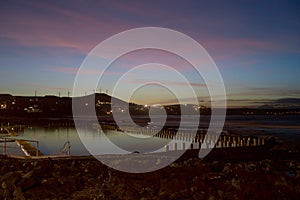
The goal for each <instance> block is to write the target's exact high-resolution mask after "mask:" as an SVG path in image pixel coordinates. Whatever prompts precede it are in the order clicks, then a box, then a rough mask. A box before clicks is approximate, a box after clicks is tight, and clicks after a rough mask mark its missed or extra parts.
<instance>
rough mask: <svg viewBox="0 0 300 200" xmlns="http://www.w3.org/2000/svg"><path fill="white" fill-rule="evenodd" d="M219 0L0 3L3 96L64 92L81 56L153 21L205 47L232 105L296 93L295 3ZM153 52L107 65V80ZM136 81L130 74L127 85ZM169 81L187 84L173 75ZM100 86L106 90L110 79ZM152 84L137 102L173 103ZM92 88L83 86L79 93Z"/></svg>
mask: <svg viewBox="0 0 300 200" xmlns="http://www.w3.org/2000/svg"><path fill="white" fill-rule="evenodd" d="M220 2H221V1H178V3H177V2H176V3H175V1H128V2H127V1H126V2H125V1H91V0H87V1H83V0H82V1H79V0H76V1H14V0H12V1H1V2H0V25H1V28H0V71H1V74H0V83H1V84H0V93H11V94H13V95H33V94H34V91H35V90H36V91H37V94H38V95H45V94H54V95H58V93H59V92H60V93H61V95H63V96H66V95H67V92H68V91H72V87H73V82H74V78H75V75H76V72H77V70H78V68H79V67H80V65H81V63H82V62H83V60H84V58H85V57H86V56H87V55H88V53H89V52H90V51H91V50H92V49H93V48H94V47H95V46H96V45H98V44H99V43H100V42H101V41H103V40H105V39H107V38H108V37H110V36H112V35H114V34H117V33H119V32H122V31H125V30H128V29H132V28H138V27H147V26H154V27H164V28H170V29H174V30H177V31H180V32H182V33H184V34H186V35H188V36H190V37H192V38H193V39H195V40H196V41H197V42H199V43H200V44H201V45H202V46H203V47H204V48H205V49H206V50H207V52H208V53H209V54H210V56H211V57H212V58H213V60H214V61H215V63H216V65H217V66H218V68H219V70H220V72H221V74H222V77H223V80H224V83H225V87H226V92H227V99H228V104H229V106H259V105H263V104H267V103H271V102H275V101H276V99H281V98H299V97H300V88H299V86H300V78H299V75H300V12H299V10H300V3H299V1H224V3H223V4H222V3H220ZM158 54H159V55H158ZM151 56H157V58H158V59H157V60H159V61H162V62H163V60H164V59H166V58H167V57H168V56H170V55H167V53H162V52H160V53H157V52H154V51H148V52H147V51H145V52H143V53H140V54H139V53H137V54H136V55H128V56H127V57H126V58H124V60H125V61H127V62H123V64H122V66H121V64H120V65H118V66H117V64H115V65H116V66H115V67H113V66H112V67H111V68H110V70H109V71H108V72H107V73H106V77H105V79H107V80H112V79H114V78H116V77H118V75H119V74H121V73H125V72H126V70H129V69H130V67H133V66H131V64H132V63H135V62H136V60H139V61H138V63H142V62H147V61H148V60H149V59H148V57H151ZM133 60H135V61H134V62H132V61H133ZM168 60H169V61H170V60H172V59H168ZM128 61H130V62H128ZM174 61H176V59H174V58H173V62H172V61H170V62H168V63H169V64H171V65H172V63H173V64H174V63H175V62H174ZM174 65H177V66H176V67H175V68H177V69H178V71H179V72H181V73H182V74H184V75H185V76H187V77H188V78H189V80H192V81H193V83H192V84H193V86H194V87H195V88H196V90H197V87H203V84H202V83H203V81H202V80H198V79H197V77H193V75H192V74H193V73H192V71H191V70H190V67H186V65H185V63H183V62H182V61H176V64H174ZM128 66H129V67H128ZM150 69H151V70H149V72H147V73H149V77H152V79H153V80H154V81H155V78H158V75H159V74H160V70H162V68H160V66H152V67H150ZM87 73H89V72H87ZM91 73H92V72H91ZM154 77H155V78H154ZM141 79H143V77H140V78H138V77H135V78H133V79H132V80H131V82H130V83H128V84H137V83H139V82H140V81H141ZM149 80H151V78H149ZM169 82H170V84H172V85H174V87H182V88H183V89H184V87H185V85H184V84H182V83H181V82H176V80H169ZM106 84H107V85H106ZM100 87H101V89H102V91H105V90H106V89H107V90H111V86H109V82H107V83H105V82H104V83H103V85H101V86H99V88H100ZM123 87H125V88H126V85H123ZM155 88H156V87H152V88H150V89H149V90H148V93H145V92H143V91H142V92H141V93H140V96H139V95H137V94H136V95H135V96H137V97H136V99H135V101H136V102H137V103H145V104H151V103H159V102H164V103H172V100H171V99H170V98H169V97H163V95H159V96H160V98H161V99H159V97H157V98H156V96H158V95H153V94H155V93H156V92H157V90H155ZM156 89H157V88H156ZM158 90H159V88H158ZM92 91H93V88H84V89H82V94H84V93H85V92H87V93H92ZM197 91H198V93H197V94H199V99H200V100H202V101H203V102H204V104H205V102H207V101H209V100H208V99H207V98H206V97H205V96H206V95H205V94H204V93H202V92H201V89H199V90H197ZM147 94H148V95H147ZM201 94H203V95H202V96H201ZM150 97H151V98H150ZM120 98H122V96H120ZM186 99H188V96H187V97H186Z"/></svg>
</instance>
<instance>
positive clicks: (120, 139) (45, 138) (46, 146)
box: [8, 116, 300, 155]
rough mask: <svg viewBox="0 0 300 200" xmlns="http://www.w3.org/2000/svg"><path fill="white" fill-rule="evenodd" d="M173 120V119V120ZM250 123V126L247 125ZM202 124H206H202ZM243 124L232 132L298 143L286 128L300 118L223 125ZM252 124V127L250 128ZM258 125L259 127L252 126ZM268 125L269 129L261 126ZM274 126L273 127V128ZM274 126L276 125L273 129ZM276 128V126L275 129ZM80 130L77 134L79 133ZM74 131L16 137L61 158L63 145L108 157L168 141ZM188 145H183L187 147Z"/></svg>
mask: <svg viewBox="0 0 300 200" xmlns="http://www.w3.org/2000/svg"><path fill="white" fill-rule="evenodd" d="M190 119H191V121H189V122H187V123H186V124H185V125H188V124H189V123H191V122H192V121H193V117H191V118H190ZM174 120H178V119H176V117H174ZM247 122H249V126H248V125H246V126H245V123H246V124H247ZM204 123H205V122H204ZM231 123H232V124H235V123H241V124H242V123H243V124H244V125H243V126H239V125H236V124H235V125H234V127H233V128H232V130H237V131H240V132H243V133H244V134H245V135H251V134H256V135H272V136H274V137H276V138H277V139H278V140H282V141H289V142H290V141H293V142H300V130H299V128H297V127H292V128H291V127H287V126H289V125H294V126H298V125H300V120H299V117H282V118H269V117H267V116H258V117H257V118H256V119H253V117H252V118H249V117H245V116H229V117H227V121H226V126H227V127H228V126H229V127H230V126H231V125H230V124H231ZM251 123H252V125H251ZM253 123H254V124H258V125H253ZM260 125H268V127H264V126H260ZM272 125H274V127H272ZM275 125H276V126H275ZM278 125H279V126H278ZM78 131H79V132H78ZM78 131H77V130H76V129H75V128H65V127H59V128H42V127H32V128H25V130H24V131H23V132H20V133H19V138H22V139H29V140H38V141H39V148H40V150H41V152H42V153H44V154H45V155H60V148H61V147H62V146H63V145H64V143H65V142H67V141H70V143H71V155H90V153H89V151H91V152H92V153H93V154H99V152H100V154H111V153H120V154H124V153H130V152H132V151H134V150H135V149H136V150H139V149H141V148H142V149H143V150H145V151H146V152H153V151H165V145H166V144H168V143H169V142H170V140H167V139H161V138H150V139H151V141H150V142H149V140H148V141H146V140H147V138H144V139H141V138H139V139H136V140H134V139H133V140H131V141H130V142H128V138H127V137H124V135H125V134H123V135H122V134H121V135H120V134H119V133H118V132H115V131H111V132H110V134H109V136H110V140H108V139H107V137H106V136H105V135H104V133H103V132H101V131H99V130H98V129H92V128H90V129H87V128H82V129H79V130H78ZM80 138H81V139H82V140H83V141H84V143H85V145H87V146H88V149H89V151H88V150H87V148H86V147H85V145H84V144H83V143H82V142H81V139H80ZM111 141H112V142H114V143H115V144H118V146H121V147H122V146H124V147H125V146H130V147H131V148H130V149H127V150H128V151H124V150H121V149H120V148H112V147H111V146H113V145H111V144H112V142H111ZM174 142H175V143H176V142H177V143H178V147H179V149H180V146H181V145H182V141H174ZM174 142H172V143H170V145H169V146H170V150H172V148H173V146H174V144H173V143H174ZM187 145H188V143H186V147H187ZM8 152H9V153H12V154H17V155H24V154H23V152H22V151H21V150H20V148H19V147H17V145H16V144H15V143H10V144H8Z"/></svg>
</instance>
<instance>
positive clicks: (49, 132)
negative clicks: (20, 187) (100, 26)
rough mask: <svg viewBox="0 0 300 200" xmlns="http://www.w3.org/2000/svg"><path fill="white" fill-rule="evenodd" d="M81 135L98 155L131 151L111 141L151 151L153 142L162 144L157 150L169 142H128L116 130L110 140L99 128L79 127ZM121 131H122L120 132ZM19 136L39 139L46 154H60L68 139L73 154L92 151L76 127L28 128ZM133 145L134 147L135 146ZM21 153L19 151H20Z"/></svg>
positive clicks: (78, 154)
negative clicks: (146, 143)
mask: <svg viewBox="0 0 300 200" xmlns="http://www.w3.org/2000/svg"><path fill="white" fill-rule="evenodd" d="M79 131H80V134H81V135H80V136H81V137H83V139H84V140H85V144H88V147H89V150H90V151H91V153H92V154H96V155H98V154H99V152H100V154H120V152H121V154H127V153H131V152H129V151H125V150H122V149H120V148H118V150H117V151H116V150H114V149H113V148H111V144H112V142H111V141H117V140H118V141H122V142H121V143H120V144H123V145H125V146H126V145H134V146H135V147H136V150H139V149H145V150H148V151H149V152H154V151H153V148H152V147H153V144H154V143H155V146H160V147H161V149H159V148H158V149H155V150H156V152H157V151H164V150H165V148H164V145H165V144H167V143H168V142H169V140H167V139H162V138H149V139H151V140H152V142H153V143H149V145H148V147H147V146H141V144H139V143H138V141H139V140H143V138H137V140H136V141H137V142H136V143H134V144H133V143H130V144H129V143H128V141H126V139H125V137H124V133H121V134H117V132H116V131H110V132H109V134H110V140H111V141H110V140H108V139H107V137H106V136H105V134H104V133H103V132H101V131H100V130H97V129H84V128H83V129H79ZM118 133H120V132H118ZM19 138H22V139H28V140H35V139H36V140H38V141H39V149H40V151H41V152H42V153H43V154H45V155H60V148H61V147H62V146H63V145H64V143H65V142H66V141H70V144H71V155H76V156H82V155H90V153H89V152H88V151H87V149H86V148H85V146H84V144H83V143H82V142H81V140H80V137H79V135H78V133H77V130H76V129H75V128H65V127H59V128H51V129H50V128H41V127H36V128H26V129H24V132H20V133H19ZM144 139H145V138H144ZM134 146H133V148H134ZM18 154H19V153H18Z"/></svg>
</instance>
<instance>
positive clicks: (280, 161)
mask: <svg viewBox="0 0 300 200" xmlns="http://www.w3.org/2000/svg"><path fill="white" fill-rule="evenodd" d="M298 148H299V147H298V146H295V145H282V144H277V145H273V146H266V147H249V148H247V147H243V148H226V149H214V150H213V151H212V152H211V153H210V154H209V155H208V156H207V157H205V158H204V159H202V160H201V159H199V158H198V157H197V154H198V152H197V151H193V150H189V151H187V152H186V153H185V154H184V155H183V156H182V157H181V158H180V159H178V160H177V161H176V162H174V163H173V164H171V165H170V166H168V167H165V168H163V169H161V170H158V171H154V172H150V173H144V174H134V173H125V172H120V171H117V170H114V169H111V168H109V167H107V166H105V165H103V164H102V163H100V162H99V161H98V160H96V159H95V158H93V157H71V158H65V159H50V158H47V159H40V160H34V159H15V158H9V157H4V156H2V157H1V158H0V184H1V189H0V199H20V200H23V199H78V200H79V199H114V200H115V199H210V200H212V199H299V197H300V159H299V158H300V155H299V149H298Z"/></svg>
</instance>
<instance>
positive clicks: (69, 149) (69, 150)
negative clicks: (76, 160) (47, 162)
mask: <svg viewBox="0 0 300 200" xmlns="http://www.w3.org/2000/svg"><path fill="white" fill-rule="evenodd" d="M68 144H69V145H68V156H70V155H71V145H70V142H69V143H68Z"/></svg>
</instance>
